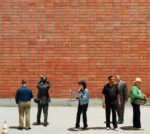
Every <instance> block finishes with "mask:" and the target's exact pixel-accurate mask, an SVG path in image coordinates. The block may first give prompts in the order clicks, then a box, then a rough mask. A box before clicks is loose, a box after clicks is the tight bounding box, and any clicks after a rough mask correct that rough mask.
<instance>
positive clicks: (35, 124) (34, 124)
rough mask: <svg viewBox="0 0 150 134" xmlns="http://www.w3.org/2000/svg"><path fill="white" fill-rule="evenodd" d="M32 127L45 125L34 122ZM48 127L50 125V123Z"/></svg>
mask: <svg viewBox="0 0 150 134" xmlns="http://www.w3.org/2000/svg"><path fill="white" fill-rule="evenodd" d="M32 125H33V126H40V125H44V122H41V123H40V124H37V122H33V124H32ZM48 125H49V123H48Z"/></svg>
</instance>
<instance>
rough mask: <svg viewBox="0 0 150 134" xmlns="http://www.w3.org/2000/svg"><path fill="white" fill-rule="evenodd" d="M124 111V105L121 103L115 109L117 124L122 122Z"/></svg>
mask: <svg viewBox="0 0 150 134" xmlns="http://www.w3.org/2000/svg"><path fill="white" fill-rule="evenodd" d="M124 109H125V103H124V102H121V105H120V107H118V108H117V113H118V121H119V122H124Z"/></svg>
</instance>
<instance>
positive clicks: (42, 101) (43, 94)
mask: <svg viewBox="0 0 150 134" xmlns="http://www.w3.org/2000/svg"><path fill="white" fill-rule="evenodd" d="M37 89H38V93H37V100H36V103H37V104H38V113H37V125H40V124H41V120H40V119H41V112H42V110H43V113H44V126H45V127H46V126H47V125H48V122H47V117H48V106H49V102H50V97H49V92H48V91H49V89H50V83H49V81H48V80H47V77H46V76H44V75H41V80H40V81H39V82H38V84H37Z"/></svg>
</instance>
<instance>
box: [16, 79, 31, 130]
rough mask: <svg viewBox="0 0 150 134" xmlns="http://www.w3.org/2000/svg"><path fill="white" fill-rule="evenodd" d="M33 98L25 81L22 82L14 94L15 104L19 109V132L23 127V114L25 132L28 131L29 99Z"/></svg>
mask: <svg viewBox="0 0 150 134" xmlns="http://www.w3.org/2000/svg"><path fill="white" fill-rule="evenodd" d="M32 98H33V94H32V91H31V90H30V89H29V88H28V87H27V86H26V81H25V80H22V86H21V87H20V88H19V89H18V90H17V93H16V97H15V99H16V103H17V104H18V109H19V127H18V129H19V130H22V129H23V127H24V123H23V120H24V114H25V116H26V130H30V129H31V127H30V108H31V99H32Z"/></svg>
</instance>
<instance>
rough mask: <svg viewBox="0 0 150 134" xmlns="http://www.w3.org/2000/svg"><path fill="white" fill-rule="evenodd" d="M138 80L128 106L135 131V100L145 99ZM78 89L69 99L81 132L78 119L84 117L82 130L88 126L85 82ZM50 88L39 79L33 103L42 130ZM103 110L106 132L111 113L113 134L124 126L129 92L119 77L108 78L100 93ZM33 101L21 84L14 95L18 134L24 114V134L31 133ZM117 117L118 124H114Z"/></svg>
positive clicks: (137, 122)
mask: <svg viewBox="0 0 150 134" xmlns="http://www.w3.org/2000/svg"><path fill="white" fill-rule="evenodd" d="M141 83H142V80H141V78H136V79H135V80H134V81H133V86H132V87H131V90H130V94H131V105H132V107H133V127H134V128H135V129H141V121H140V104H139V103H136V102H137V100H143V99H145V98H146V96H145V95H144V94H143V93H142V91H141ZM78 85H79V89H78V90H75V91H73V90H71V95H72V96H73V97H75V98H76V99H78V110H77V116H76V124H75V128H77V129H78V128H80V117H81V114H82V116H83V124H84V126H83V129H86V128H87V127H88V124H87V110H88V105H89V97H90V95H89V90H88V88H87V83H86V82H85V81H84V80H80V81H79V82H78ZM50 87H51V84H50V82H49V81H48V80H47V77H46V76H44V75H41V78H40V81H39V82H38V84H37V90H38V92H37V97H36V98H34V101H35V102H36V103H37V105H38V112H37V125H40V124H41V120H40V118H41V111H42V109H43V113H44V126H47V125H48V122H47V117H48V105H49V102H50V96H49V92H48V91H49V89H50ZM102 96H103V99H102V106H103V108H105V111H106V129H107V130H109V129H110V128H111V126H110V115H111V112H112V124H113V128H114V130H115V131H118V124H123V123H124V109H125V103H126V102H127V101H128V89H127V84H126V82H124V81H123V80H122V78H121V76H119V75H117V76H115V77H114V76H109V77H108V83H107V84H106V85H105V86H104V88H103V90H102ZM32 98H33V94H32V91H31V90H30V89H29V88H28V87H27V85H26V81H25V80H22V86H21V87H20V88H19V89H18V90H17V93H16V103H17V104H18V108H19V127H18V129H19V130H22V129H23V128H24V124H23V119H24V114H25V115H26V130H30V129H31V127H30V108H31V99H32ZM117 115H118V120H117Z"/></svg>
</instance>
